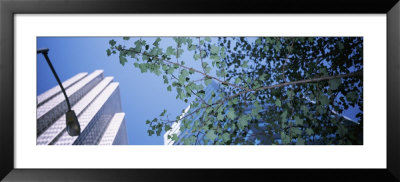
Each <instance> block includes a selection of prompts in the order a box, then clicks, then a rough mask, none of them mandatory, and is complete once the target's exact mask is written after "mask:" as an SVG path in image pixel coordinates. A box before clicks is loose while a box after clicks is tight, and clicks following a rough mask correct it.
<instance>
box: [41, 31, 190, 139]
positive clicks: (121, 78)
mask: <svg viewBox="0 0 400 182" xmlns="http://www.w3.org/2000/svg"><path fill="white" fill-rule="evenodd" d="M112 38H113V37H92V38H85V37H52V38H50V37H49V38H45V37H39V38H38V39H37V48H49V49H50V51H49V58H50V60H51V62H52V63H53V66H54V68H55V70H56V72H57V74H58V76H59V77H60V79H61V81H65V80H67V79H68V78H71V77H72V76H74V75H76V74H77V73H80V72H88V73H91V72H93V71H94V70H96V69H102V70H104V76H113V77H114V81H115V82H119V83H120V85H119V87H120V92H121V102H122V110H123V111H124V112H125V113H126V115H125V122H126V125H127V130H128V140H129V144H133V145H162V144H163V137H162V135H161V136H156V135H153V136H148V133H147V130H148V127H147V125H146V124H145V121H146V120H147V119H153V118H154V117H155V116H158V115H159V114H160V113H161V112H162V111H163V109H167V110H168V112H169V113H171V114H172V116H173V115H179V113H180V111H181V110H182V109H184V108H186V107H187V106H188V104H187V103H185V102H182V101H180V100H177V99H175V96H176V94H175V92H168V91H167V89H166V88H167V85H165V84H164V81H163V79H162V76H159V77H157V76H155V75H154V74H150V73H144V74H143V73H140V70H139V69H137V68H134V66H133V64H132V62H128V63H127V64H125V66H122V65H121V64H119V59H118V56H116V55H112V56H109V57H108V56H107V54H106V49H107V48H109V44H108V41H109V40H110V39H112ZM114 39H116V40H119V39H118V38H114ZM163 40H164V39H163ZM56 85H57V82H56V79H55V78H54V76H53V74H52V73H51V70H50V68H49V66H48V65H47V63H46V60H45V59H44V57H43V55H37V95H39V94H41V93H43V92H45V91H46V90H48V89H50V88H52V87H54V86H56Z"/></svg>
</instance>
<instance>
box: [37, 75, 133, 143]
mask: <svg viewBox="0 0 400 182" xmlns="http://www.w3.org/2000/svg"><path fill="white" fill-rule="evenodd" d="M62 84H63V86H64V88H65V90H66V93H67V96H68V98H69V100H70V103H71V107H72V110H74V111H75V113H76V115H77V117H78V120H79V124H80V126H81V134H80V135H79V136H70V135H68V133H67V131H66V127H65V126H66V121H65V119H66V118H65V117H66V116H65V113H66V111H67V110H68V108H67V103H66V101H65V98H64V95H63V94H62V92H61V89H60V87H59V86H58V85H57V86H55V87H53V88H51V89H50V90H48V91H46V92H44V93H42V94H40V95H39V96H37V111H36V119H37V125H36V128H37V129H36V133H37V138H36V144H37V145H126V144H128V137H127V131H126V126H125V120H124V116H125V113H123V112H122V107H121V97H120V92H119V87H118V86H119V83H118V82H113V77H104V76H103V70H96V71H94V72H93V73H91V74H88V73H79V74H77V75H75V76H73V77H72V78H70V79H68V80H66V81H64V82H63V83H62Z"/></svg>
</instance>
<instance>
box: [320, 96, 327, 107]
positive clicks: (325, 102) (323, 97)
mask: <svg viewBox="0 0 400 182" xmlns="http://www.w3.org/2000/svg"><path fill="white" fill-rule="evenodd" d="M319 101H320V102H321V104H322V105H328V104H329V99H328V97H327V96H326V95H321V96H319Z"/></svg>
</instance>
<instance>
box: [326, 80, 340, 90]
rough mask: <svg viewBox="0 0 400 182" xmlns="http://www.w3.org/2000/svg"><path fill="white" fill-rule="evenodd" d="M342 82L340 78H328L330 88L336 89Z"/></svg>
mask: <svg viewBox="0 0 400 182" xmlns="http://www.w3.org/2000/svg"><path fill="white" fill-rule="evenodd" d="M341 83H342V79H340V78H336V79H332V80H329V86H330V89H331V90H336V89H338V87H339V85H340V84H341Z"/></svg>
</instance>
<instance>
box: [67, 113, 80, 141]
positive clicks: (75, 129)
mask: <svg viewBox="0 0 400 182" xmlns="http://www.w3.org/2000/svg"><path fill="white" fill-rule="evenodd" d="M66 116H67V118H66V122H67V132H68V134H69V135H70V136H78V135H79V134H81V126H80V125H79V122H78V118H77V117H76V114H75V112H74V111H73V110H70V111H67V113H66Z"/></svg>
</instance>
